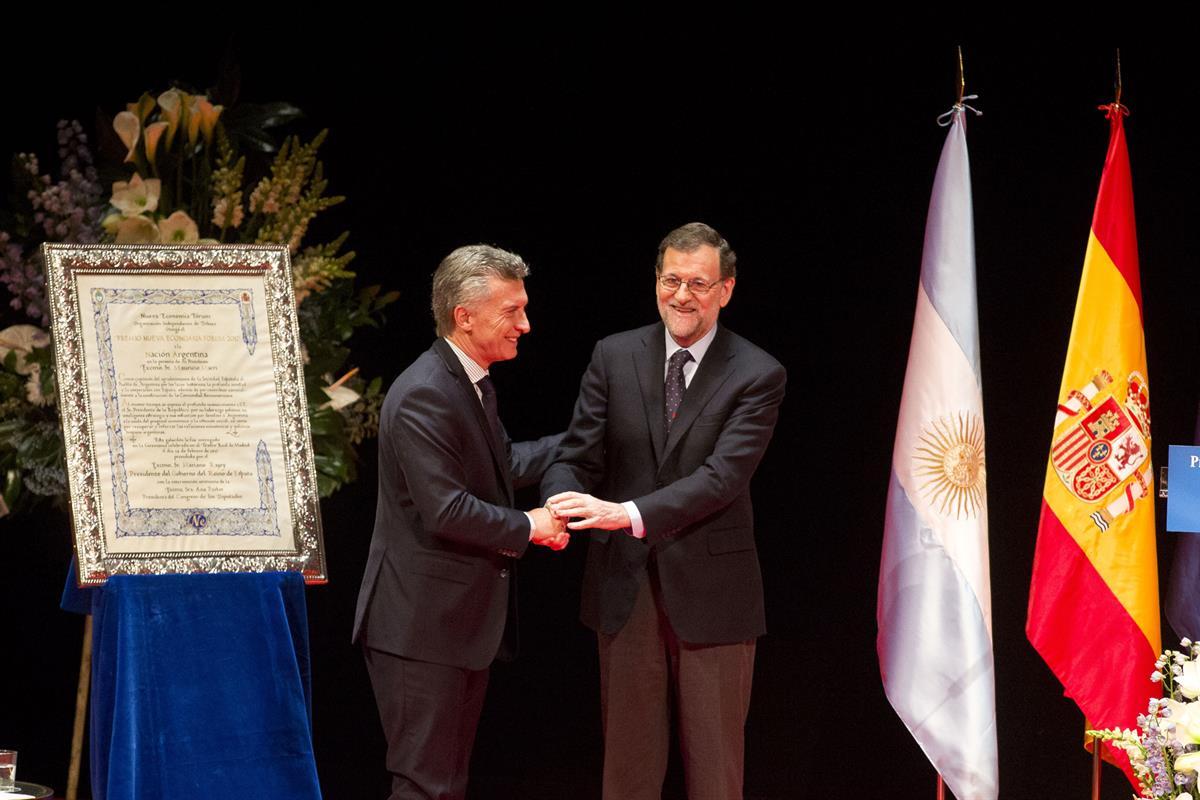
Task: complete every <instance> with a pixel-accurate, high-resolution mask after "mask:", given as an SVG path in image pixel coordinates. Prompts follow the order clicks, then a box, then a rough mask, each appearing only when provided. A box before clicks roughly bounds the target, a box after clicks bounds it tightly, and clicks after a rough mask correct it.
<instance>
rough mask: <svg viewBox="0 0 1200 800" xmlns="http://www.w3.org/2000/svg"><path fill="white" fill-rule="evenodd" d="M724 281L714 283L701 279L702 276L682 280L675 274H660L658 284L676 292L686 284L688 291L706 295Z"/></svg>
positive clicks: (671, 291)
mask: <svg viewBox="0 0 1200 800" xmlns="http://www.w3.org/2000/svg"><path fill="white" fill-rule="evenodd" d="M723 282H724V281H721V280H715V281H713V282H712V283H709V282H708V281H704V280H701V279H700V278H692V279H691V280H690V281H681V280H679V278H676V277H675V276H674V275H659V276H658V285H659V286H661V287H662V288H664V289H666V290H667V291H668V292H670V293H672V294H674V293H675V292H678V291H679V287H680V286H686V287H687V288H688V291H689V292H691V293H692V294H695V295H705V294H708V293H709V292H711V291H712V290H713V289H715V288H717V287H718V286H720V285H721V284H722V283H723Z"/></svg>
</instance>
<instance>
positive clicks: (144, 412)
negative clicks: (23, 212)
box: [43, 244, 326, 586]
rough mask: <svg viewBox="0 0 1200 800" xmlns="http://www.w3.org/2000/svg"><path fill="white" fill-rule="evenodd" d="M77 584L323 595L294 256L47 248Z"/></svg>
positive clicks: (214, 249) (220, 250)
mask: <svg viewBox="0 0 1200 800" xmlns="http://www.w3.org/2000/svg"><path fill="white" fill-rule="evenodd" d="M43 255H44V257H45V261H46V274H47V276H48V283H49V293H50V305H51V319H52V324H51V330H52V332H53V335H54V345H55V368H56V375H57V378H58V402H59V410H60V413H61V417H62V426H63V439H64V444H65V448H66V461H67V477H68V484H69V487H70V505H71V517H72V522H73V526H74V538H75V554H76V556H77V558H78V561H79V579H80V583H81V584H83V585H85V586H86V585H96V584H101V583H103V582H104V581H105V580H106V579H107V578H108V576H109V575H119V574H165V573H196V572H200V573H204V572H264V571H274V570H289V571H299V572H302V573H303V574H304V576H305V579H306V580H307V581H309V582H323V581H324V580H325V576H326V573H325V555H324V546H323V542H322V536H321V516H320V509H319V506H318V502H317V483H316V469H315V467H314V464H313V454H312V440H311V437H310V434H309V425H308V408H307V403H306V400H305V394H304V373H303V357H302V353H301V345H300V336H299V330H298V328H297V324H296V304H295V299H294V296H293V293H292V272H291V264H290V259H289V257H288V251H287V248H286V247H283V246H265V245H212V246H205V245H200V246H196V245H191V246H162V245H61V244H46V245H44V246H43Z"/></svg>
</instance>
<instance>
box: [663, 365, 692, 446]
mask: <svg viewBox="0 0 1200 800" xmlns="http://www.w3.org/2000/svg"><path fill="white" fill-rule="evenodd" d="M691 360H692V354H691V353H689V352H688V351H687V350H676V351H675V352H674V353H672V354H671V359H670V360H669V361H668V362H667V384H666V391H665V393H664V394H665V395H666V396H665V397H664V402H663V412H664V414H665V415H666V423H667V433H670V432H671V423H672V422H674V421H675V417H677V416H679V404H680V403H682V402H683V390H684V382H683V365H684V364H686V363H687V362H689V361H691Z"/></svg>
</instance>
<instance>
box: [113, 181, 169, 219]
mask: <svg viewBox="0 0 1200 800" xmlns="http://www.w3.org/2000/svg"><path fill="white" fill-rule="evenodd" d="M160 194H162V181H161V180H159V179H158V178H150V179H149V180H142V176H141V175H138V174H137V173H136V172H135V173H133V177H132V178H130V179H129V180H128V182H126V181H116V182H114V183H113V193H112V199H111V200H109V202H110V203H112V204H113V206H114V207H115V208H116V209H117V210H118V211H120V212H121V213H122V214H124V215H125V216H127V217H132V216H135V215H137V214H143V213H147V212H152V211H154V210H155V209H157V208H158V198H159V195H160Z"/></svg>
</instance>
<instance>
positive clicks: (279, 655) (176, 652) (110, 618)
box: [63, 568, 321, 800]
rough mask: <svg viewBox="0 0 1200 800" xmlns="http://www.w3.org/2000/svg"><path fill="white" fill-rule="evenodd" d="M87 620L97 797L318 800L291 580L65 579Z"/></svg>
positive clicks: (298, 590) (292, 576)
mask: <svg viewBox="0 0 1200 800" xmlns="http://www.w3.org/2000/svg"><path fill="white" fill-rule="evenodd" d="M63 607H64V608H66V609H68V610H71V611H79V612H82V613H91V614H92V616H93V621H92V635H93V639H92V641H93V644H92V701H91V765H92V797H93V798H94V800H190V799H191V798H197V799H199V798H204V799H205V800H209V799H210V798H213V797H263V798H288V800H307V799H308V798H318V799H319V798H320V797H321V791H320V787H319V784H318V782H317V767H316V762H315V760H314V758H313V749H312V729H311V724H312V723H311V720H312V711H311V709H312V707H311V672H310V668H309V656H308V613H307V609H306V606H305V599H304V581H303V579H302V578H301V576H300V575H299V574H297V573H279V572H274V573H265V574H227V575H117V576H114V577H112V578H110V579H109V580H108V582H107V583H106V584H105V585H104V586H103V587H102V588H99V589H84V590H79V589H76V588H75V576H74V568H72V574H71V576H69V577H68V579H67V589H66V591H65V592H64V596H63Z"/></svg>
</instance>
